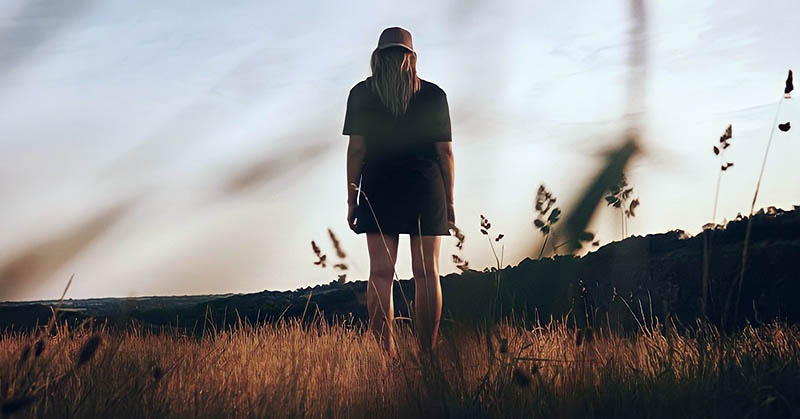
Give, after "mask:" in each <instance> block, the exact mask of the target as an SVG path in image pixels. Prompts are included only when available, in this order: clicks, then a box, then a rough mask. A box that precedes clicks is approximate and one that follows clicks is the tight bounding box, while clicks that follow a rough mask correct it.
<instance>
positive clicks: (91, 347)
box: [75, 334, 101, 367]
mask: <svg viewBox="0 0 800 419" xmlns="http://www.w3.org/2000/svg"><path fill="white" fill-rule="evenodd" d="M100 342H101V339H100V335H98V334H94V335H92V336H91V337H90V338H89V339H87V340H86V343H84V344H83V347H82V348H81V351H80V353H79V354H78V359H77V360H76V361H75V366H77V367H80V366H81V365H84V364H86V363H87V362H89V361H91V359H92V357H94V355H95V353H97V348H99V347H100Z"/></svg>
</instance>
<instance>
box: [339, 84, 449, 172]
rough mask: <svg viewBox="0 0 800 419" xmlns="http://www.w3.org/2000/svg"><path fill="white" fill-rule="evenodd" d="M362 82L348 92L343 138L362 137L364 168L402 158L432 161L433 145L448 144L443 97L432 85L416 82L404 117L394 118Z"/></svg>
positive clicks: (447, 123) (445, 99)
mask: <svg viewBox="0 0 800 419" xmlns="http://www.w3.org/2000/svg"><path fill="white" fill-rule="evenodd" d="M368 80H369V78H367V79H366V80H363V81H361V82H359V83H358V84H356V85H355V86H353V88H352V89H350V96H349V97H348V98H347V112H346V114H345V118H344V129H343V130H342V134H344V135H363V136H364V141H365V142H366V148H367V151H366V153H367V154H366V156H365V159H364V160H365V164H368V163H375V162H387V161H392V160H398V159H402V158H405V157H431V158H436V150H435V148H434V143H435V142H437V141H451V134H450V111H449V109H448V106H447V95H446V94H445V92H444V90H442V89H441V88H439V86H437V85H436V84H434V83H431V82H428V81H425V80H420V90H419V91H418V92H417V94H416V95H415V96H414V98H413V99H411V101H410V102H409V104H408V108H407V110H406V113H405V114H404V115H402V116H400V117H399V118H395V117H394V115H392V113H391V112H390V111H389V109H388V108H387V107H386V106H384V105H383V103H382V102H381V101H380V99H379V98H378V96H377V95H376V94H375V93H374V92H372V90H371V89H370V87H369V85H368V84H367V81H368Z"/></svg>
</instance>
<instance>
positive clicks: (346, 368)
mask: <svg viewBox="0 0 800 419" xmlns="http://www.w3.org/2000/svg"><path fill="white" fill-rule="evenodd" d="M364 332H365V331H364V330H363V327H362V326H361V325H359V324H357V323H347V322H343V323H338V324H327V323H325V322H323V321H319V320H318V321H315V322H313V323H311V324H302V323H299V322H284V323H278V324H272V325H262V326H250V325H246V324H241V325H239V326H237V327H233V328H231V329H226V330H217V331H209V333H207V334H206V335H205V336H203V337H201V338H196V337H194V338H193V337H189V336H187V335H184V334H182V333H180V332H176V331H172V332H166V331H165V332H163V333H160V334H152V333H144V332H142V331H141V330H140V329H137V328H131V329H129V330H127V331H112V330H108V329H106V328H104V327H102V326H101V327H91V326H83V327H81V328H77V329H75V330H69V329H67V328H66V327H64V326H61V327H57V328H55V329H54V332H53V333H52V336H36V334H35V333H33V332H31V333H24V334H5V335H3V336H2V337H0V383H2V384H1V385H0V400H2V404H3V408H2V409H3V416H6V415H8V414H11V413H13V414H15V415H19V416H20V417H25V416H28V417H145V418H146V417H323V416H325V417H368V416H373V417H375V416H378V417H409V416H411V417H420V416H424V417H445V416H455V417H521V416H525V417H790V416H792V415H797V414H798V413H800V386H798V385H797V383H798V380H799V379H800V328H798V327H797V326H787V325H781V324H772V325H768V326H763V327H760V328H752V327H747V328H745V329H743V330H742V331H741V332H739V333H737V334H734V335H729V336H726V335H724V334H720V333H718V332H717V330H716V329H715V328H714V327H712V326H708V325H704V324H701V323H698V324H697V325H695V326H694V327H692V328H687V329H683V331H681V332H679V331H678V329H677V328H675V327H673V326H664V325H660V324H658V323H655V324H653V323H651V324H650V325H649V326H647V325H645V326H643V328H642V329H641V330H640V331H639V332H638V333H636V334H633V335H627V336H626V335H622V334H617V333H615V332H609V331H608V330H607V329H605V328H600V329H597V330H595V331H593V330H592V329H588V330H579V331H577V332H576V331H575V330H574V329H572V328H569V327H567V326H566V325H565V323H564V322H563V321H561V322H555V323H551V324H548V325H543V326H538V327H534V328H533V329H524V328H522V327H520V326H518V325H514V324H511V323H508V322H506V323H503V324H501V325H499V326H497V327H493V328H475V329H465V328H458V327H450V328H445V330H444V331H443V332H444V335H443V337H442V339H441V341H440V343H439V345H438V347H437V353H436V354H435V355H436V356H434V357H429V356H428V355H426V354H425V353H421V352H419V350H418V349H417V348H418V345H417V344H416V341H415V339H414V338H413V336H412V335H411V334H410V332H409V330H408V329H407V328H405V327H397V329H396V335H397V336H396V337H397V344H398V346H399V348H400V351H399V353H398V355H399V356H398V357H397V358H394V359H392V358H389V357H387V356H385V352H384V351H383V349H382V348H381V347H379V345H378V344H377V343H376V342H375V339H374V338H373V337H372V336H371V335H370V334H368V333H364ZM39 341H42V342H43V343H42V344H39V345H41V347H40V348H39V345H37V343H36V342H39ZM92 342H94V344H95V352H93V353H91V354H89V355H87V354H86V351H87V347H89V346H90V345H92ZM37 348H39V349H37ZM26 352H27V354H25V353H26ZM87 357H88V359H87ZM12 411H13V412H12Z"/></svg>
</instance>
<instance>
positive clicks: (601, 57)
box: [0, 0, 800, 299]
mask: <svg viewBox="0 0 800 419" xmlns="http://www.w3.org/2000/svg"><path fill="white" fill-rule="evenodd" d="M646 3H647V15H648V26H647V33H648V35H647V39H646V41H647V51H648V52H647V56H648V59H647V79H646V83H645V89H644V92H642V100H643V101H644V103H645V109H644V111H645V113H644V135H643V138H642V141H643V145H644V147H645V153H644V155H642V156H640V157H639V158H638V159H637V160H636V161H635V162H634V163H633V165H632V166H631V167H630V168H629V173H628V177H629V180H630V183H631V184H632V186H633V187H634V189H635V196H638V197H639V198H640V200H641V203H642V205H641V207H640V208H639V211H638V216H637V217H636V218H635V219H633V220H631V221H630V224H629V233H631V234H636V235H644V234H648V233H659V232H665V231H668V230H671V229H683V230H686V231H687V232H689V233H691V234H696V233H697V232H699V231H700V228H701V226H702V225H703V224H705V223H707V222H709V221H711V216H712V207H713V200H714V188H715V186H716V180H717V173H718V171H719V165H718V161H717V160H716V159H715V158H714V156H713V154H712V152H711V145H712V144H713V143H714V142H715V141H716V140H717V138H718V137H719V136H720V135H721V134H722V132H723V130H724V129H725V127H726V126H727V125H728V124H733V132H734V137H733V140H732V141H731V142H732V147H731V148H729V149H728V150H727V155H726V159H727V160H729V161H732V162H734V163H735V166H734V167H733V168H732V169H730V171H728V172H727V173H725V176H724V177H723V179H722V188H721V192H720V203H719V210H718V217H717V218H718V221H721V219H722V218H723V217H725V218H728V219H730V218H733V217H735V216H736V214H737V213H738V212H742V213H745V214H746V213H747V212H748V211H749V208H750V201H751V200H752V194H753V191H754V189H755V183H756V180H757V178H758V172H759V170H760V165H761V160H762V157H763V154H764V149H765V147H766V142H767V138H768V135H769V132H770V129H771V126H772V121H773V118H774V115H775V111H776V107H777V105H778V102H779V100H780V98H781V94H782V89H783V82H784V79H785V77H786V71H787V70H788V69H789V68H793V67H796V68H795V69H797V68H800V66H798V65H797V64H798V63H800V52H799V51H800V48H798V44H797V35H798V33H799V32H798V27H797V22H798V20H797V17H798V16H800V4H798V3H797V2H796V1H795V0H784V1H770V2H753V1H748V0H725V1H719V2H717V1H703V0H691V1H688V0H687V1H677V0H672V1H668V2H667V1H658V2H657V1H650V2H646ZM387 26H402V27H405V28H407V29H408V30H410V31H411V33H412V35H413V37H414V45H415V48H416V49H417V51H418V71H419V74H420V76H421V77H422V78H424V79H426V80H429V81H432V82H434V83H437V84H438V85H439V86H440V87H442V88H443V89H444V90H445V91H446V92H447V94H448V99H449V102H450V111H451V119H452V124H453V127H452V130H453V141H454V142H453V147H454V151H455V158H456V192H455V195H456V217H457V223H458V224H459V225H460V226H462V228H463V229H464V231H465V233H466V234H467V242H466V247H465V249H464V253H463V256H464V257H465V258H466V259H468V260H469V261H470V265H471V266H473V267H475V268H483V267H484V266H487V265H489V264H490V263H492V261H493V259H492V255H491V251H490V249H489V247H488V243H487V242H486V240H485V238H484V237H483V236H481V235H480V233H479V232H478V227H479V225H478V224H479V214H484V215H486V216H487V217H488V218H489V219H490V220H491V222H492V230H493V231H494V233H503V234H505V238H504V239H503V241H504V242H505V253H504V254H505V263H504V264H511V265H515V264H517V263H518V262H519V261H520V260H521V259H522V258H524V257H525V256H528V255H527V254H526V253H528V252H529V251H530V248H531V243H532V242H533V241H535V240H539V239H540V237H539V235H538V234H537V233H536V231H535V230H534V228H533V226H532V224H531V221H532V219H533V195H534V192H535V190H536V188H537V186H538V185H539V184H540V183H544V184H546V185H547V187H548V188H549V189H551V190H552V191H554V193H555V194H556V196H557V197H558V198H559V204H561V205H562V206H563V208H564V209H565V210H566V209H567V208H568V207H569V204H570V203H571V202H572V200H574V199H575V198H576V194H577V193H579V191H580V189H581V187H582V185H583V184H584V182H585V181H586V180H587V179H588V178H589V177H590V176H591V173H592V172H593V171H594V170H595V169H597V167H598V165H599V164H600V163H601V162H602V151H603V150H605V149H606V148H607V147H609V146H610V145H613V144H615V143H616V142H617V141H618V140H619V138H620V136H619V133H620V130H621V128H622V123H621V116H622V115H623V114H624V112H625V98H626V92H625V80H626V74H627V73H626V70H627V67H626V60H627V54H628V52H629V42H628V39H629V36H628V31H629V29H630V27H631V19H630V16H629V10H628V2H627V1H610V0H609V1H598V2H585V1H560V2H545V1H535V2H531V1H515V2H511V1H509V2H482V1H455V0H454V1H450V2H434V3H431V2H421V1H420V2H380V3H378V2H373V1H349V2H264V1H236V2H214V1H205V0H192V1H170V2H144V3H143V2H130V1H122V0H104V1H93V0H74V1H70V2H45V1H38V0H37V1H20V0H5V1H3V3H2V5H0V93H1V94H0V127H2V135H1V136H0V200H2V201H0V267H2V266H3V264H4V263H9V261H14V260H18V259H19V258H20V256H21V255H23V254H26V252H29V251H30V249H45V250H40V252H41V251H44V252H49V253H48V254H55V255H56V256H53V257H55V258H56V259H58V257H57V256H58V255H60V254H63V252H64V251H65V250H64V249H61V248H59V247H58V246H59V245H60V246H68V245H69V242H70V240H71V239H70V240H62V241H59V242H58V243H60V244H57V245H52V246H49V247H48V246H45V247H41V245H42V244H43V243H52V241H53V238H54V237H62V236H64V235H65V234H66V235H67V236H68V235H69V233H68V232H70V231H73V229H74V228H75V226H78V225H82V224H83V223H85V222H86V221H87V220H90V219H92V218H94V217H97V216H98V215H99V214H103V213H104V212H106V211H108V209H109V208H124V211H122V212H121V213H120V215H119V216H118V217H116V218H114V222H113V223H107V224H108V228H107V229H105V230H103V231H102V232H101V233H100V234H98V237H97V239H96V240H93V241H90V242H89V244H88V245H87V246H86V247H84V248H81V250H80V251H79V252H77V254H76V255H74V257H71V258H69V260H68V261H67V262H66V263H65V264H63V265H60V266H57V267H56V268H53V269H52V270H51V271H48V270H46V269H45V270H43V271H40V276H41V277H42V278H40V279H41V280H32V281H29V283H28V285H27V286H25V287H21V286H19V285H15V287H14V289H6V290H2V291H3V293H2V295H3V297H4V298H10V299H40V298H54V297H57V296H58V295H59V294H60V293H61V291H62V290H63V286H64V284H65V283H66V280H67V278H68V277H69V275H70V274H72V273H74V274H75V281H74V283H73V285H72V288H71V290H70V292H69V294H68V295H69V296H72V297H74V298H82V297H101V296H134V295H154V294H203V293H227V292H253V291H260V290H264V289H271V290H285V289H294V288H298V287H302V286H307V285H314V284H319V283H327V282H330V281H331V280H333V279H335V278H336V273H335V272H334V271H333V270H332V269H325V270H323V269H320V268H319V267H317V266H314V265H313V264H312V262H313V261H314V260H315V258H314V255H313V253H312V251H311V246H310V241H311V240H312V239H313V240H317V241H318V242H319V243H320V244H321V245H322V247H323V250H324V251H325V252H327V253H329V258H334V254H333V252H332V249H331V246H330V241H329V240H328V238H327V233H326V229H327V228H328V227H331V228H332V229H333V230H334V231H335V232H337V233H338V234H339V236H340V238H341V240H342V244H343V246H344V248H345V250H347V251H348V253H349V256H348V258H349V263H350V264H351V268H352V269H351V271H350V273H349V277H350V278H352V279H364V278H365V277H366V272H367V268H368V266H369V265H368V259H367V253H366V243H365V240H364V236H363V235H360V236H356V235H355V234H353V233H351V232H350V231H349V230H348V229H347V225H346V222H345V215H346V190H345V183H346V182H345V150H346V145H347V139H346V137H344V136H342V135H341V128H342V123H343V119H344V110H345V102H346V99H347V93H348V91H349V89H350V88H351V87H352V86H353V85H354V84H355V83H357V82H358V81H360V80H362V79H364V78H365V77H366V76H367V75H368V72H369V65H368V63H369V55H370V53H371V51H372V49H373V48H374V47H375V44H376V43H377V38H378V35H379V33H380V31H381V30H382V29H383V28H385V27H387ZM778 119H779V122H786V121H789V120H791V121H792V122H793V123H794V124H795V125H796V126H797V127H798V128H800V107H798V105H797V99H792V100H789V101H785V102H784V103H783V104H782V108H781V112H780V115H779V118H778ZM772 147H773V148H772V151H771V152H770V153H771V154H770V156H769V161H768V165H767V168H766V171H765V175H764V181H763V184H762V189H761V193H760V195H759V200H758V204H757V207H762V206H769V205H774V206H777V207H783V208H786V209H789V208H791V207H792V205H793V204H795V205H796V204H800V171H799V170H797V167H796V166H797V161H798V152H800V138H798V129H797V128H796V129H794V130H792V131H790V132H788V133H782V132H776V136H775V139H774V143H773V145H772ZM618 219H619V215H618V213H614V212H613V211H612V210H611V209H608V208H601V210H600V212H599V213H598V216H597V217H596V218H595V220H594V223H593V226H592V230H593V231H595V232H597V234H598V238H599V239H600V240H601V242H602V243H608V242H610V241H614V240H619V239H620V226H619V221H618ZM65 232H67V233H65ZM454 250H455V239H453V238H446V239H445V240H444V242H443V245H442V259H441V270H442V274H446V273H449V272H452V271H454V269H455V268H454V265H453V264H452V263H451V261H450V254H451V253H452V252H453V251H454ZM59 252H62V253H59ZM45 257H47V256H45ZM334 259H335V258H334ZM409 260H410V258H409V249H408V239H407V237H404V238H402V239H401V249H400V256H399V260H398V274H399V275H400V277H403V278H407V277H409V276H410V266H409V263H410V262H409ZM42 272H44V273H42ZM0 286H2V285H0Z"/></svg>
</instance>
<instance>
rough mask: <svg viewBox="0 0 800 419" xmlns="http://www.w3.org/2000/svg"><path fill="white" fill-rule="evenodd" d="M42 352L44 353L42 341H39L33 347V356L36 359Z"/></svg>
mask: <svg viewBox="0 0 800 419" xmlns="http://www.w3.org/2000/svg"><path fill="white" fill-rule="evenodd" d="M42 352H44V339H39V340H38V341H36V345H34V347H33V356H34V357H36V358H38V357H39V356H40V355H42Z"/></svg>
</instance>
